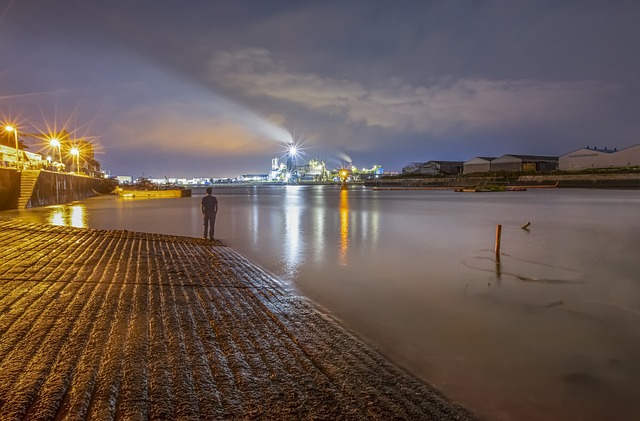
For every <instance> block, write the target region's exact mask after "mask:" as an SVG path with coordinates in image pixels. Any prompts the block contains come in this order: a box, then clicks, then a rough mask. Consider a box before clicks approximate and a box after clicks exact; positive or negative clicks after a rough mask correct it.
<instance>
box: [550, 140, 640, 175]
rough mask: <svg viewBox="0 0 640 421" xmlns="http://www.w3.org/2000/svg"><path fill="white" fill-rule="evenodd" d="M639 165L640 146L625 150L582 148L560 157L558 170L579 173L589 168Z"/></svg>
mask: <svg viewBox="0 0 640 421" xmlns="http://www.w3.org/2000/svg"><path fill="white" fill-rule="evenodd" d="M639 165H640V144H638V145H634V146H631V147H628V148H625V149H621V150H618V149H616V148H613V149H609V148H604V149H598V148H595V147H594V148H590V147H588V146H587V147H586V148H582V149H578V150H575V151H573V152H569V153H568V154H566V155H563V156H561V157H560V169H561V170H563V171H580V170H586V169H590V168H613V167H633V166H639Z"/></svg>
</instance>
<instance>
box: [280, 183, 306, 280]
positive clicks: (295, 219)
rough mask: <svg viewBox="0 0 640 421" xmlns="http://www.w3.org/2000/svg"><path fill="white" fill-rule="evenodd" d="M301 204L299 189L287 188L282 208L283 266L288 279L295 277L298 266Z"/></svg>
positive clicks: (301, 233)
mask: <svg viewBox="0 0 640 421" xmlns="http://www.w3.org/2000/svg"><path fill="white" fill-rule="evenodd" d="M300 218H301V203H300V191H299V188H297V187H294V186H287V188H286V189H285V206H284V244H283V245H282V247H283V251H284V266H285V271H286V273H287V275H288V276H289V277H290V279H293V277H294V276H295V274H296V272H297V270H298V266H300V260H301V254H302V252H301V249H302V235H303V232H302V231H301V229H300Z"/></svg>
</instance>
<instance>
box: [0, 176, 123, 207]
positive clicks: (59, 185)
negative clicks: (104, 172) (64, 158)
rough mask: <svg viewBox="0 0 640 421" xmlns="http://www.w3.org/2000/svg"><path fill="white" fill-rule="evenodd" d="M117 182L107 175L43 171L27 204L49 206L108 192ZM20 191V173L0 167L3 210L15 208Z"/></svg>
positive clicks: (0, 194) (0, 190) (1, 204)
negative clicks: (106, 176) (94, 175)
mask: <svg viewBox="0 0 640 421" xmlns="http://www.w3.org/2000/svg"><path fill="white" fill-rule="evenodd" d="M115 187H116V182H115V181H113V180H109V179H103V178H92V177H84V176H78V175H73V174H64V173H58V172H50V171H41V172H40V175H39V177H38V181H37V183H36V185H35V187H34V189H33V194H32V196H31V199H30V200H29V202H28V203H27V207H37V206H48V205H56V204H60V203H69V202H72V201H74V200H82V199H86V198H88V197H93V196H96V195H97V194H108V193H110V192H112V191H113V189H115ZM19 192H20V173H19V172H18V171H16V170H13V169H4V168H0V210H8V209H15V208H16V206H17V203H18V194H19Z"/></svg>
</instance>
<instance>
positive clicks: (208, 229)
mask: <svg viewBox="0 0 640 421" xmlns="http://www.w3.org/2000/svg"><path fill="white" fill-rule="evenodd" d="M215 225H216V214H215V213H205V214H204V235H203V236H204V238H207V237H209V239H210V240H213V234H214V231H215Z"/></svg>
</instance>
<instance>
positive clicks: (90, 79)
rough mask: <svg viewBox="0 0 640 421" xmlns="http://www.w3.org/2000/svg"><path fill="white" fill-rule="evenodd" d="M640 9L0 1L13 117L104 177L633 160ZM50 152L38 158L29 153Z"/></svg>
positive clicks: (634, 4) (0, 49)
mask: <svg viewBox="0 0 640 421" xmlns="http://www.w3.org/2000/svg"><path fill="white" fill-rule="evenodd" d="M638 22H640V2H638V1H615V0H607V1H604V0H602V1H590V0H579V1H571V0H562V1H558V0H550V1H544V0H541V1H526V0H523V1H507V0H505V1H481V0H467V1H463V0H459V1H458V0H442V1H428V0H415V1H403V0H396V1H388V0H370V1H348V0H341V1H330V0H323V1H313V0H307V1H305V0H300V1H266V0H251V1H246V0H229V1H227V0H223V1H218V0H189V1H184V0H175V1H174V0H135V1H134V0H126V1H123V0H109V1H106V0H105V1H90V0H14V1H12V0H3V1H2V2H1V3H0V119H2V121H3V122H5V123H6V122H14V123H15V122H17V123H18V127H19V129H20V130H22V131H26V132H36V131H47V128H54V129H62V128H66V129H67V130H69V131H71V132H72V133H73V134H74V136H76V137H89V138H92V139H93V138H94V137H95V140H94V141H95V143H96V149H97V152H98V154H97V156H96V157H97V158H98V159H99V160H100V161H101V162H102V164H103V168H104V169H105V170H107V171H109V172H110V174H111V175H131V176H134V177H137V176H140V175H142V174H143V173H144V175H145V176H148V177H158V178H160V177H164V176H168V177H226V176H232V177H234V176H237V175H239V174H242V173H248V172H267V171H268V170H269V169H270V164H271V159H272V158H273V157H276V156H283V155H284V153H285V147H286V144H287V143H288V142H289V141H290V140H291V138H292V137H293V138H294V139H295V141H296V142H299V143H302V147H303V148H304V152H305V154H306V155H305V157H306V158H307V159H308V158H311V157H317V158H320V159H323V160H325V161H327V163H328V165H329V167H332V168H333V167H338V166H339V165H340V164H341V163H344V162H345V161H352V162H353V164H354V165H356V166H357V167H371V166H372V165H373V164H381V165H383V167H384V169H385V170H387V171H399V170H400V169H401V168H402V166H403V165H406V164H408V163H409V162H412V161H428V160H460V161H465V160H468V159H470V158H473V157H474V156H478V155H480V156H500V155H502V154H505V153H512V154H537V155H562V154H565V153H567V152H570V151H572V150H575V149H577V148H581V147H584V146H598V147H605V146H606V147H611V148H614V147H617V148H618V149H620V148H624V147H628V146H631V145H635V144H638V143H640V118H639V117H638V110H640V47H639V46H638V42H639V40H640V24H638ZM31 149H32V150H35V149H37V147H36V145H32V146H31Z"/></svg>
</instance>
